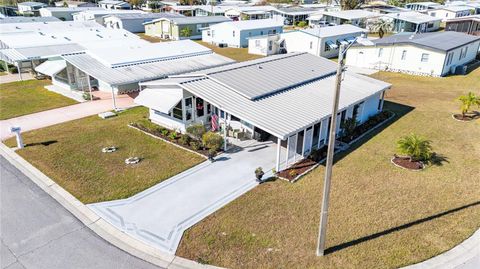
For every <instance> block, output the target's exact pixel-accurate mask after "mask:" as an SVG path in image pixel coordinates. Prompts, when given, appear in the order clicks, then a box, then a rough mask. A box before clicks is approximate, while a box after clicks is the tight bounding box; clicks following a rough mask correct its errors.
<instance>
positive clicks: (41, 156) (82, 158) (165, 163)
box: [6, 107, 204, 203]
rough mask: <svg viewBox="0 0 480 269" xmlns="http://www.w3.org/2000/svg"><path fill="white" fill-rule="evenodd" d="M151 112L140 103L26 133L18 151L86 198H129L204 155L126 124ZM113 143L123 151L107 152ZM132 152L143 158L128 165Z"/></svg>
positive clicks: (8, 143) (11, 140) (98, 200)
mask: <svg viewBox="0 0 480 269" xmlns="http://www.w3.org/2000/svg"><path fill="white" fill-rule="evenodd" d="M147 113H148V112H147V109H146V108H143V107H138V108H133V109H130V110H127V111H126V112H123V113H121V114H119V116H117V117H114V118H110V119H106V120H102V119H100V118H99V117H98V116H91V117H87V118H83V119H79V120H75V121H71V122H67V123H63V124H59V125H55V126H51V127H47V128H43V129H39V130H36V131H31V132H27V133H24V134H23V138H24V141H25V143H26V144H27V147H25V148H24V149H21V150H18V151H17V153H18V154H20V156H22V157H23V158H25V159H26V160H27V161H28V162H30V163H31V164H32V165H33V166H35V167H37V168H38V169H40V170H41V171H42V172H43V173H45V174H46V175H47V176H49V177H51V178H52V179H53V180H54V181H55V182H56V183H58V184H59V185H60V186H62V187H63V188H65V189H66V190H67V191H68V192H70V193H71V194H73V195H74V196H75V197H77V198H78V199H79V200H80V201H82V202H83V203H94V202H101V201H108V200H114V199H120V198H127V197H130V196H132V195H133V194H136V193H138V192H140V191H143V190H145V189H147V188H149V187H151V186H153V185H155V184H157V183H159V182H161V181H163V180H165V179H167V178H169V177H171V176H174V175H176V174H178V173H180V172H182V171H184V170H186V169H188V168H190V167H192V166H194V165H196V164H198V163H200V162H202V161H203V160H204V159H203V158H202V157H200V156H198V155H196V154H193V153H190V152H187V151H185V150H183V149H180V148H177V147H175V146H172V145H170V144H167V143H165V142H163V141H161V140H158V139H155V138H152V137H150V136H148V135H146V134H144V133H142V132H140V131H138V130H135V129H132V128H129V127H128V126H127V124H128V123H130V122H132V121H135V120H137V119H141V118H142V117H146V115H147ZM6 144H7V145H9V146H15V141H14V139H10V140H8V141H7V142H6ZM108 146H115V147H118V150H117V151H116V152H114V153H103V152H102V151H101V150H102V148H103V147H108ZM133 156H137V157H140V158H142V161H141V162H140V163H139V164H136V165H126V164H125V163H124V161H125V159H126V158H128V157H133Z"/></svg>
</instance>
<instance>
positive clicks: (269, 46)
mask: <svg viewBox="0 0 480 269" xmlns="http://www.w3.org/2000/svg"><path fill="white" fill-rule="evenodd" d="M272 49H273V41H271V40H270V41H268V50H270V51H271V50H272Z"/></svg>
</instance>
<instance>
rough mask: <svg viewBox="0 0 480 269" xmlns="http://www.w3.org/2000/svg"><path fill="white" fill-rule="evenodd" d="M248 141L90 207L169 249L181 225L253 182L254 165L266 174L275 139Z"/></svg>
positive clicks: (191, 222) (173, 247)
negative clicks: (132, 193)
mask: <svg viewBox="0 0 480 269" xmlns="http://www.w3.org/2000/svg"><path fill="white" fill-rule="evenodd" d="M252 143H253V144H252V145H251V146H247V147H244V148H243V149H242V150H240V151H237V152H228V153H225V154H222V155H221V156H218V157H217V160H216V161H215V162H214V163H211V162H209V161H205V162H203V163H202V164H200V165H198V166H196V167H193V168H191V169H189V170H187V171H185V172H183V173H181V174H179V175H177V176H174V177H172V178H170V179H168V180H166V181H163V182H162V183H159V184H157V185H155V186H154V187H152V188H150V189H148V190H145V191H143V192H141V193H139V194H137V195H135V196H133V197H130V198H128V199H123V200H117V201H110V202H103V203H96V204H90V205H89V207H90V208H91V209H92V210H94V211H95V212H96V213H97V214H98V215H100V216H101V217H102V218H103V219H105V220H106V221H108V222H110V223H111V224H112V225H114V226H115V227H117V228H118V229H120V230H122V231H124V232H125V233H127V234H129V235H131V236H133V237H135V238H137V239H139V240H142V241H143V242H145V243H147V244H149V245H151V246H154V247H156V248H158V249H160V250H161V251H165V252H167V253H171V254H173V253H175V251H176V249H177V247H178V244H179V242H180V239H181V237H182V234H183V232H184V231H185V230H186V229H188V228H189V227H191V226H192V225H194V224H195V223H197V222H199V221H200V220H202V219H203V218H205V217H207V216H208V215H210V214H211V213H213V212H215V211H216V210H218V209H220V208H221V207H223V206H224V205H226V204H227V203H229V202H231V201H233V200H234V199H236V198H237V197H239V196H240V195H242V194H244V193H246V192H247V191H249V190H250V189H252V188H254V187H255V186H256V185H257V182H256V181H255V175H254V171H255V169H256V168H257V167H259V166H261V167H262V168H263V169H264V171H265V172H266V175H265V177H268V176H269V175H271V169H272V168H273V167H274V166H275V152H276V144H275V143H273V142H263V143H257V142H252Z"/></svg>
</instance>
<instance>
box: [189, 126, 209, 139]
mask: <svg viewBox="0 0 480 269" xmlns="http://www.w3.org/2000/svg"><path fill="white" fill-rule="evenodd" d="M206 132H207V129H206V128H205V126H203V124H193V125H190V126H188V127H187V134H189V135H190V136H192V137H193V138H194V139H196V140H201V139H202V137H203V135H204V134H205V133H206Z"/></svg>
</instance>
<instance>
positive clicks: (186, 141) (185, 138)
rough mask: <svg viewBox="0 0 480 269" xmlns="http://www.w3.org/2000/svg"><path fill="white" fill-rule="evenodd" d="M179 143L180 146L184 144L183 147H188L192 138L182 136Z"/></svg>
mask: <svg viewBox="0 0 480 269" xmlns="http://www.w3.org/2000/svg"><path fill="white" fill-rule="evenodd" d="M178 142H180V144H182V145H184V146H185V145H188V144H190V136H188V135H182V136H181V137H180V139H179V140H178Z"/></svg>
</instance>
